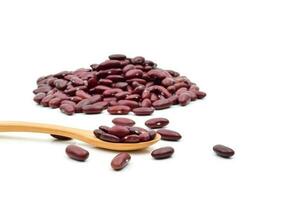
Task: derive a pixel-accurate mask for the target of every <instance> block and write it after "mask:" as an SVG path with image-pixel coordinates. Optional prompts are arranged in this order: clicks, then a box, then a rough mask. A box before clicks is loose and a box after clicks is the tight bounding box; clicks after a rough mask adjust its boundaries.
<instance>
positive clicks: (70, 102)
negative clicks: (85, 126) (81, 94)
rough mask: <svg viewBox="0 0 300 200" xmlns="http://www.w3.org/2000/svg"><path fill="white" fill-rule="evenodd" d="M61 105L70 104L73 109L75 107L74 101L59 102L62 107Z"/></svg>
mask: <svg viewBox="0 0 300 200" xmlns="http://www.w3.org/2000/svg"><path fill="white" fill-rule="evenodd" d="M63 104H71V105H72V106H74V107H75V106H76V103H75V102H74V101H70V100H63V101H62V102H61V105H63Z"/></svg>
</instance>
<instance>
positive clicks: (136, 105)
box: [118, 100, 139, 108]
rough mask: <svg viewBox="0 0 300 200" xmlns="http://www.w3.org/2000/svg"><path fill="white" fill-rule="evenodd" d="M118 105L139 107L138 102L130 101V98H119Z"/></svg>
mask: <svg viewBox="0 0 300 200" xmlns="http://www.w3.org/2000/svg"><path fill="white" fill-rule="evenodd" d="M118 105H122V106H128V107H130V108H137V107H139V103H137V102H136V101H132V100H119V101H118Z"/></svg>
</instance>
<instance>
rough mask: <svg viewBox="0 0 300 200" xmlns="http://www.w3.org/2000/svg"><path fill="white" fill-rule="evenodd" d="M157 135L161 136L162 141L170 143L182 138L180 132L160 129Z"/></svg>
mask: <svg viewBox="0 0 300 200" xmlns="http://www.w3.org/2000/svg"><path fill="white" fill-rule="evenodd" d="M157 133H158V134H160V135H161V139H162V140H168V141H178V140H180V139H181V137H182V136H181V135H180V134H179V133H178V132H176V131H172V130H169V129H159V130H157Z"/></svg>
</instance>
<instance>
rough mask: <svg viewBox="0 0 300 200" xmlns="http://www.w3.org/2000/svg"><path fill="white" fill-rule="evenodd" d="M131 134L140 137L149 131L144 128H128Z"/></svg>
mask: <svg viewBox="0 0 300 200" xmlns="http://www.w3.org/2000/svg"><path fill="white" fill-rule="evenodd" d="M128 130H129V132H130V134H136V135H140V134H142V133H147V132H148V131H147V130H146V129H144V128H141V127H137V126H133V127H129V128H128Z"/></svg>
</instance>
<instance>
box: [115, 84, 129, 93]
mask: <svg viewBox="0 0 300 200" xmlns="http://www.w3.org/2000/svg"><path fill="white" fill-rule="evenodd" d="M127 86H128V83H127V82H117V83H115V84H114V85H113V87H115V88H119V89H121V90H125V89H126V88H127ZM121 92H123V91H121Z"/></svg>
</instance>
